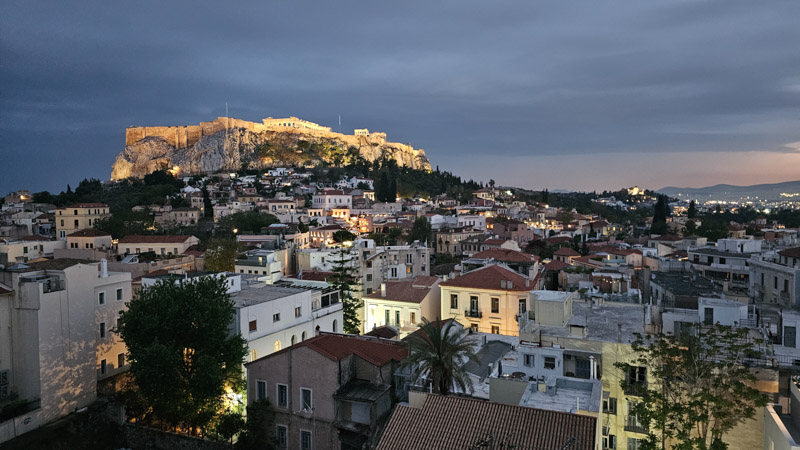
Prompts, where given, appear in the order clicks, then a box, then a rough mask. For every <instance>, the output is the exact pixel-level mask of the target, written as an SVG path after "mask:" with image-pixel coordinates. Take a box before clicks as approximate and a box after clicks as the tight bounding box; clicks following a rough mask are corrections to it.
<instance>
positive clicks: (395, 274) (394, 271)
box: [392, 267, 397, 278]
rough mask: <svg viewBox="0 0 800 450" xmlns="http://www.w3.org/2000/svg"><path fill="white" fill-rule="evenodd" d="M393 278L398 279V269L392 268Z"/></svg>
mask: <svg viewBox="0 0 800 450" xmlns="http://www.w3.org/2000/svg"><path fill="white" fill-rule="evenodd" d="M392 278H397V267H392Z"/></svg>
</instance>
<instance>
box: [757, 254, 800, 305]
mask: <svg viewBox="0 0 800 450" xmlns="http://www.w3.org/2000/svg"><path fill="white" fill-rule="evenodd" d="M749 263H750V294H751V295H752V296H753V297H754V299H755V301H756V303H769V304H777V305H780V306H784V307H789V308H800V247H795V248H790V249H786V250H781V251H778V252H777V253H767V254H764V255H754V256H753V257H752V258H751V259H750V260H749Z"/></svg>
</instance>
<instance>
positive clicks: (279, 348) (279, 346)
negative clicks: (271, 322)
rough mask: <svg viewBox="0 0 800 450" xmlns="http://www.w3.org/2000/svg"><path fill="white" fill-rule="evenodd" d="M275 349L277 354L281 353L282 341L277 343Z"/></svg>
mask: <svg viewBox="0 0 800 450" xmlns="http://www.w3.org/2000/svg"><path fill="white" fill-rule="evenodd" d="M274 347H275V351H276V352H279V351H281V341H279V340H278V341H275V346H274Z"/></svg>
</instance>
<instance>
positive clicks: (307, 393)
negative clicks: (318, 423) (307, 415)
mask: <svg viewBox="0 0 800 450" xmlns="http://www.w3.org/2000/svg"><path fill="white" fill-rule="evenodd" d="M300 406H301V407H302V409H304V410H306V411H311V410H312V409H314V403H313V402H312V399H311V389H306V388H300Z"/></svg>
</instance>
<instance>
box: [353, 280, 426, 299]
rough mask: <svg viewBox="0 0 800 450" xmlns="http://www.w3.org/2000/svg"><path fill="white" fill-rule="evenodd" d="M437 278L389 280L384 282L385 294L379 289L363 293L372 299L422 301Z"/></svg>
mask: <svg viewBox="0 0 800 450" xmlns="http://www.w3.org/2000/svg"><path fill="white" fill-rule="evenodd" d="M438 280H439V279H438V278H437V277H426V276H420V277H417V278H415V279H413V280H407V281H390V282H387V283H386V295H385V296H384V295H382V292H381V290H378V291H375V292H373V293H372V294H369V295H365V296H364V298H369V299H372V300H391V301H396V302H407V303H422V301H423V300H425V297H427V296H428V294H429V293H430V292H431V289H432V288H433V286H434V285H435V284H436V282H437V281H438Z"/></svg>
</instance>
